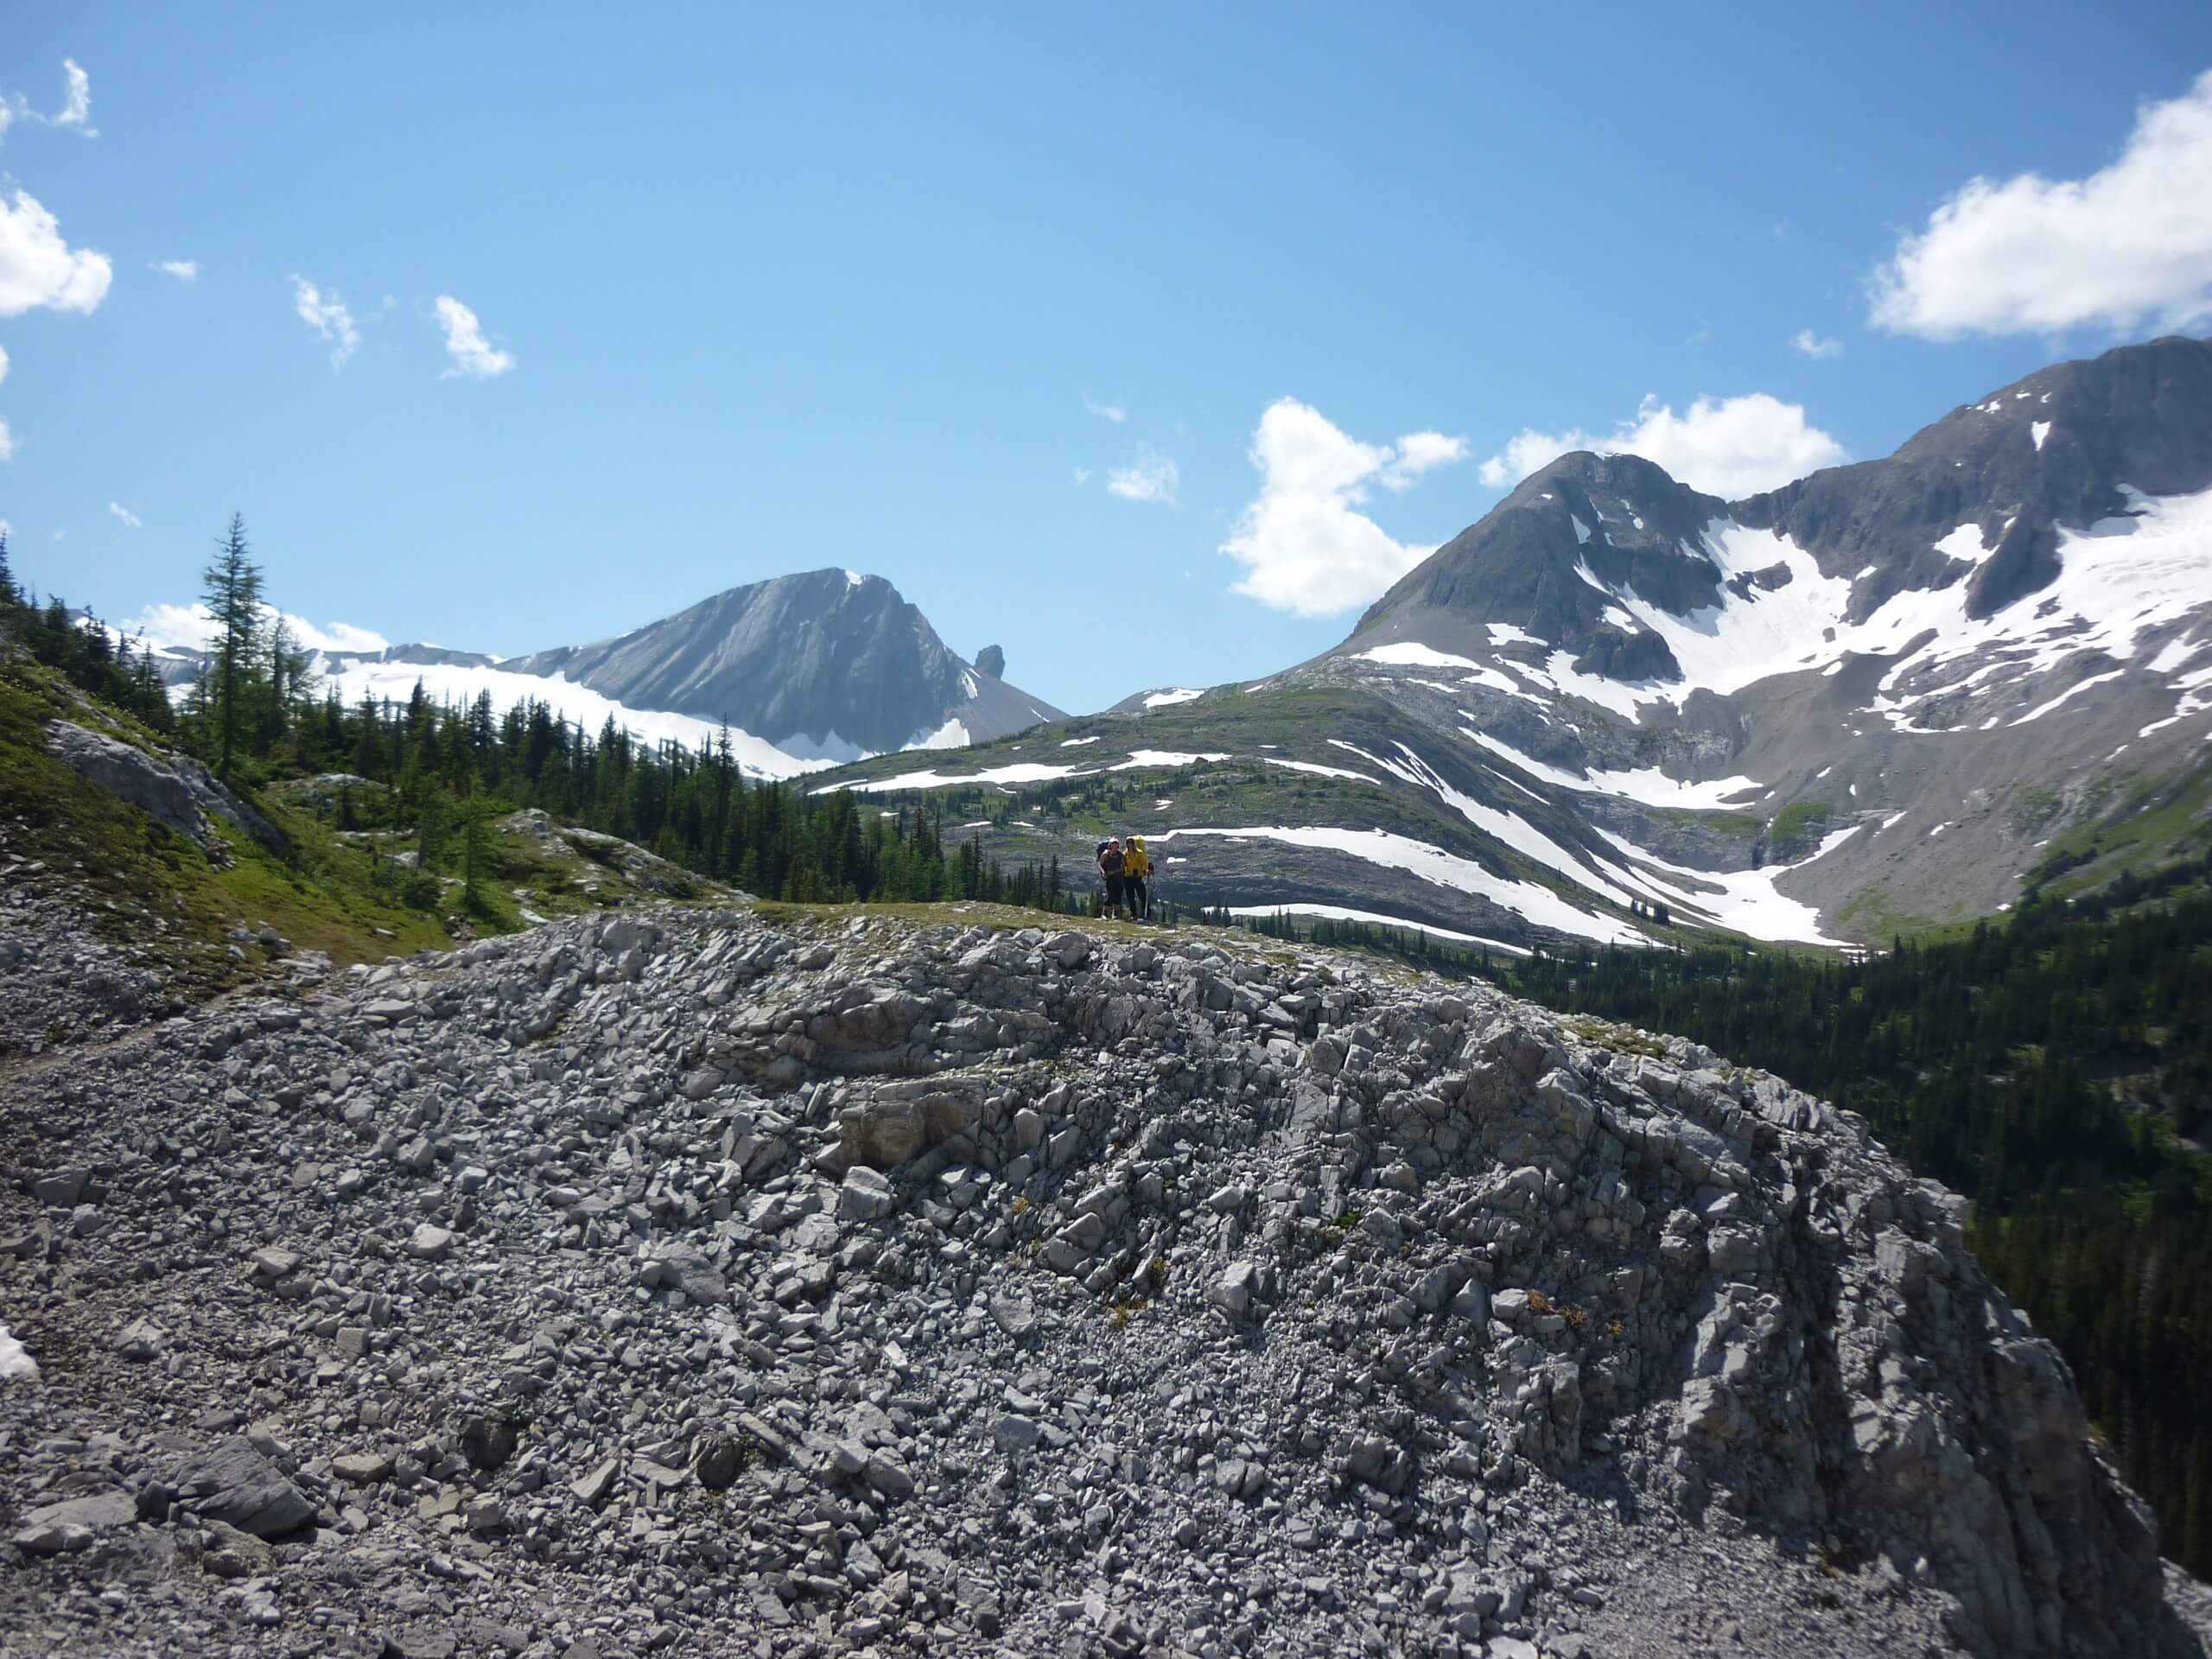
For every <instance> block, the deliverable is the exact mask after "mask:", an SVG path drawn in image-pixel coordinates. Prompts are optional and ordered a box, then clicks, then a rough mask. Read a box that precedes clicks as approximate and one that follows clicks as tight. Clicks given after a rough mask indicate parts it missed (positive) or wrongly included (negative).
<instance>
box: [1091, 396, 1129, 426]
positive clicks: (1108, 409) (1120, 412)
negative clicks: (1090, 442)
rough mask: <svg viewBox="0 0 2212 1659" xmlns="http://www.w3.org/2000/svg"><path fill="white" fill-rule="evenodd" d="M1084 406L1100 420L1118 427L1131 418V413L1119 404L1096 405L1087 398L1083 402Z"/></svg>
mask: <svg viewBox="0 0 2212 1659" xmlns="http://www.w3.org/2000/svg"><path fill="white" fill-rule="evenodd" d="M1083 406H1084V409H1085V410H1089V411H1090V413H1091V414H1093V415H1096V416H1097V417H1098V418H1099V419H1100V420H1102V421H1111V422H1113V423H1114V424H1115V425H1116V426H1119V425H1120V424H1121V423H1122V422H1123V421H1126V420H1128V418H1129V411H1128V410H1126V409H1123V408H1122V406H1121V405H1120V404H1094V403H1092V402H1091V401H1090V398H1088V397H1086V398H1084V400H1083Z"/></svg>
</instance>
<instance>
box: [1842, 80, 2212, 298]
mask: <svg viewBox="0 0 2212 1659" xmlns="http://www.w3.org/2000/svg"><path fill="white" fill-rule="evenodd" d="M2208 201H2212V70H2208V71H2206V72H2205V73H2203V74H2202V75H2200V76H2199V77H2197V80H2196V85H2195V86H2192V87H2191V88H2190V90H2189V91H2188V92H2185V93H2183V95H2182V96H2181V97H2179V98H2177V99H2172V100H2171V101H2169V102H2167V103H2164V104H2151V105H2145V106H2144V107H2143V108H2141V109H2139V110H2138V111H2136V117H2135V130H2134V131H2133V132H2132V133H2131V134H2130V135H2129V136H2128V140H2127V147H2126V149H2125V150H2123V151H2122V152H2121V154H2120V159H2119V160H2117V161H2115V162H2113V163H2112V165H2111V166H2109V167H2106V168H2100V169H2099V170H2098V171H2096V172H2094V173H2092V174H2091V175H2089V176H2088V178H2086V179H2078V180H2071V179H2057V180H2053V179H2046V178H2044V177H2043V176H2041V175H2039V174H2035V173H2023V174H2021V175H2019V176H2018V178H2013V179H2007V180H2005V181H2002V182H1999V181H1994V180H1991V179H1986V178H1974V179H1969V180H1967V182H1966V183H1965V184H1963V185H1961V186H1960V187H1959V188H1958V189H1957V190H1955V191H1954V192H1953V193H1952V194H1950V195H1949V196H1948V197H1946V198H1945V199H1944V200H1943V201H1942V202H1941V203H1940V204H1939V205H1938V206H1937V207H1936V211H1935V212H1934V213H1930V214H1929V216H1928V227H1927V229H1925V230H1923V231H1921V232H1918V233H1917V234H1915V235H1910V236H1907V237H1905V238H1904V239H1903V240H1901V241H1900V242H1899V243H1898V244H1897V252H1896V253H1895V255H1894V256H1892V257H1891V259H1890V261H1889V263H1888V264H1885V265H1884V266H1882V267H1881V269H1880V270H1878V271H1876V272H1875V273H1874V278H1873V284H1872V298H1873V321H1874V323H1875V326H1876V327H1882V328H1887V329H1890V330H1891V331H1892V332H1894V333H1897V334H1917V335H1919V336H1921V337H1922V338H1923V339H1927V340H1955V339H1957V338H1958V337H1959V336H1960V335H1961V334H2056V333H2057V332H2058V331H2060V330H2062V329H2066V328H2070V327H2075V326H2076V325H2079V324H2082V323H2101V324H2102V325H2104V326H2106V327H2109V328H2112V329H2113V330H2115V331H2125V330H2128V329H2133V328H2134V327H2138V326H2139V325H2140V324H2142V323H2144V322H2145V321H2150V322H2152V323H2154V324H2155V325H2156V326H2157V327H2160V328H2187V327H2193V326H2194V325H2196V324H2198V323H2201V322H2202V321H2205V320H2206V319H2207V318H2212V213H2208V212H2206V211H2205V204H2206V203H2207V202H2208Z"/></svg>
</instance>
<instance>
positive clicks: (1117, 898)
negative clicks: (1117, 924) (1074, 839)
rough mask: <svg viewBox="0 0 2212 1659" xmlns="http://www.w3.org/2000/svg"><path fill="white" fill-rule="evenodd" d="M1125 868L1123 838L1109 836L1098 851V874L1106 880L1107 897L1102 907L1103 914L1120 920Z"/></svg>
mask: <svg viewBox="0 0 2212 1659" xmlns="http://www.w3.org/2000/svg"><path fill="white" fill-rule="evenodd" d="M1123 868H1125V866H1124V861H1123V859H1122V840H1121V837H1120V836H1109V837H1108V838H1107V839H1106V840H1105V841H1104V842H1101V843H1100V845H1099V849H1098V874H1101V875H1103V876H1104V877H1105V878H1106V897H1105V899H1104V902H1103V906H1101V913H1102V914H1104V915H1108V916H1112V917H1116V918H1118V917H1119V916H1120V915H1121V913H1122V870H1123Z"/></svg>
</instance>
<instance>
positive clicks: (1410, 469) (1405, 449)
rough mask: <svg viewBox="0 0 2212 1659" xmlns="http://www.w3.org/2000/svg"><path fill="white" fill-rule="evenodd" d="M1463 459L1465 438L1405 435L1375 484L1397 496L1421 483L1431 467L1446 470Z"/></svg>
mask: <svg viewBox="0 0 2212 1659" xmlns="http://www.w3.org/2000/svg"><path fill="white" fill-rule="evenodd" d="M1466 458H1467V441H1466V440H1465V438H1447V437H1446V436H1445V435H1444V434H1443V433H1441V432H1408V433H1407V434H1406V435H1405V436H1404V437H1402V438H1400V439H1399V440H1398V442H1397V447H1396V453H1395V454H1393V455H1392V456H1391V457H1390V459H1389V461H1385V462H1384V463H1383V470H1382V471H1381V472H1379V473H1377V474H1376V475H1375V481H1376V483H1378V484H1380V485H1381V486H1383V488H1384V489H1386V490H1390V491H1393V492H1395V493H1398V494H1401V495H1402V494H1404V493H1405V492H1406V491H1408V490H1410V489H1411V488H1413V486H1414V485H1416V484H1418V483H1419V482H1421V474H1423V473H1425V472H1427V471H1428V470H1429V469H1430V468H1432V467H1448V466H1450V465H1451V464H1452V462H1454V461H1465V459H1466Z"/></svg>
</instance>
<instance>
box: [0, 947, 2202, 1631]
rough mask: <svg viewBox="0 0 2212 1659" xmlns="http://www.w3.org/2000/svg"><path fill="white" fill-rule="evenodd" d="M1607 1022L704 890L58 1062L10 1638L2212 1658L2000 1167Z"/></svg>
mask: <svg viewBox="0 0 2212 1659" xmlns="http://www.w3.org/2000/svg"><path fill="white" fill-rule="evenodd" d="M997 914H1003V912H998V913H997ZM1613 1040H1614V1041H1616V1042H1618V1044H1619V1046H1617V1047H1609V1046H1606V1045H1605V1043H1604V1042H1601V1041H1599V1040H1595V1039H1592V1038H1590V1037H1587V1036H1586V1035H1583V1034H1580V1033H1578V1032H1577V1030H1575V1029H1573V1028H1572V1027H1568V1026H1566V1025H1563V1024H1561V1023H1560V1021H1558V1020H1554V1018H1553V1017H1552V1016H1550V1015H1548V1014H1545V1013H1543V1012H1541V1010H1538V1009H1535V1008H1534V1007H1529V1006H1527V1005H1523V1004H1519V1003H1516V1002H1513V1001H1510V1000H1508V999H1505V998H1503V997H1501V996H1499V995H1496V994H1495V993H1493V992H1491V991H1490V990H1488V989H1486V988H1483V987H1480V986H1455V985H1452V984H1451V983H1448V982H1443V981H1440V980H1437V979H1433V978H1424V977H1420V976H1414V975H1411V974H1408V973H1404V972H1402V971H1399V970H1396V969H1389V968H1385V967H1382V966H1379V965H1377V964H1376V963H1371V962H1369V961H1365V960H1363V959H1360V958H1357V957H1347V956H1339V955H1332V954H1331V953H1328V952H1316V951H1291V950H1282V949H1281V948H1280V947H1276V946H1272V945H1270V946H1269V947H1268V948H1267V949H1266V950H1261V949H1259V948H1256V947H1255V946H1253V945H1250V944H1244V943H1236V942H1232V941H1230V940H1226V939H1224V938H1222V937H1221V936H1219V935H1216V934H1211V933H1201V934H1195V935H1193V934H1180V933H1173V932H1168V933H1162V934H1160V936H1159V937H1158V938H1157V939H1156V940H1151V941H1145V942H1135V943H1133V942H1131V941H1130V940H1128V938H1126V937H1116V938H1104V937H1093V936H1091V935H1090V934H1088V933H1084V932H1081V931H1056V930H1053V931H1048V930H1043V929H1027V930H1020V931H1016V930H1014V929H1010V928H1007V927H1001V926H995V925H986V924H985V923H983V922H982V921H981V920H978V921H976V922H975V923H972V924H969V923H963V922H944V923H927V924H924V923H917V922H913V921H909V920H898V919H891V918H851V919H849V920H847V919H842V918H840V919H836V920H823V919H821V918H800V919H795V920H794V919H788V918H785V919H774V920H772V919H768V918H762V917H760V916H759V915H756V914H754V913H752V912H742V911H713V912H709V911H681V910H671V911H663V912H653V913H649V914H642V913H627V914H622V915H613V916H606V917H600V918H589V919H584V920H579V921H575V922H571V923H565V924H561V925H553V926H549V927H544V928H540V929H537V930H535V931H531V932H530V933H527V934H523V935H518V936H515V937H512V938H502V939H494V940H487V941H484V942H480V943H478V944H472V945H469V946H467V947H466V948H464V949H462V950H458V951H455V952H453V953H451V954H448V955H445V956H440V957H423V958H419V959H414V960H408V961H393V962H389V963H385V964H383V965H381V966H378V967H375V968H365V969H354V970H353V971H351V972H350V973H348V974H346V975H345V976H340V978H339V979H338V980H336V981H335V982H332V983H329V984H327V985H324V986H321V987H319V988H318V987H315V986H313V985H312V984H310V985H308V986H305V987H302V988H298V989H296V990H295V991H294V992H293V993H292V994H289V995H276V994H271V995H258V994H255V995H248V996H245V997H242V998H236V999H232V1001H227V1002H225V1003H222V1004H219V1005H217V1006H215V1007H210V1008H208V1009H207V1010H205V1011H203V1012H202V1013H200V1014H194V1015H192V1016H189V1017H183V1018H175V1019H170V1020H167V1021H165V1022H162V1023H159V1024H149V1025H147V1026H145V1027H143V1028H141V1029H139V1030H137V1031H136V1032H133V1033H130V1034H128V1035H126V1036H124V1037H123V1038H121V1039H117V1040H114V1041H111V1042H110V1043H107V1044H106V1045H105V1046H86V1047H82V1048H79V1049H77V1050H75V1051H73V1052H70V1053H68V1054H67V1055H66V1056H61V1057H55V1056H47V1057H41V1058H32V1059H29V1060H22V1061H18V1062H16V1064H15V1065H13V1066H12V1067H10V1069H9V1070H7V1071H5V1072H4V1073H0V1162H4V1168H0V1179H4V1186H5V1189H6V1190H5V1192H4V1194H3V1195H0V1319H4V1321H5V1327H6V1329H8V1330H11V1331H12V1332H13V1333H14V1336H15V1337H16V1338H19V1339H20V1340H21V1342H22V1345H23V1347H24V1349H25V1350H27V1351H28V1356H29V1358H30V1359H32V1360H35V1362H36V1366H37V1371H36V1373H35V1374H34V1373H33V1372H32V1371H31V1370H29V1368H28V1367H22V1366H16V1367H0V1371H6V1372H8V1373H9V1375H6V1376H0V1536H4V1537H6V1538H7V1539H8V1540H9V1544H8V1545H7V1546H6V1547H0V1633H4V1634H0V1646H4V1648H5V1649H6V1650H7V1651H8V1652H9V1653H10V1654H14V1653H19V1652H20V1653H26V1654H43V1653H54V1654H62V1653H67V1654H84V1653H124V1654H140V1653H143V1654H156V1653H161V1654H169V1653H228V1652H249V1653H262V1652H266V1653H272V1654H301V1655H305V1654H323V1653H338V1654H359V1655H382V1654H404V1655H440V1654H455V1653H467V1654H527V1655H530V1656H532V1659H560V1656H569V1659H584V1656H589V1655H593V1654H597V1655H600V1656H603V1659H613V1656H617V1655H628V1654H644V1653H662V1652H675V1653H697V1654H728V1653H741V1654H744V1653H759V1654H763V1655H770V1654H773V1655H783V1654H798V1655H811V1654H829V1653H874V1654H878V1655H892V1654H906V1653H917V1652H945V1653H956V1654H970V1653H974V1654H1025V1655H1027V1654H1037V1653H1067V1654H1103V1655H1111V1656H1117V1659H1120V1656H1132V1655H1137V1654H1149V1655H1193V1656H1202V1659H1211V1656H1225V1655H1230V1654H1245V1653H1253V1654H1256V1653H1298V1654H1306V1653H1317V1654H1319V1653H1325V1654H1344V1653H1378V1654H1380V1653H1409V1654H1419V1655H1435V1656H1470V1655H1479V1656H1484V1659H1501V1656H1508V1655H1515V1656H1518V1655H1536V1656H1575V1655H1585V1656H1595V1655H1605V1656H1618V1655H1628V1656H1641V1655H1661V1654H1677V1653H1705V1652H1710V1651H1720V1652H1730V1651H1741V1652H1745V1653H1764V1654H1784V1655H1796V1654H1803V1655H1812V1654H1821V1655H1847V1656H1851V1655H1860V1654H1867V1655H1872V1654H1883V1655H1891V1654H1900V1653H1902V1654H1921V1653H1927V1652H1951V1651H1961V1650H1963V1651H1969V1652H1974V1653H1977V1654H1990V1655H1995V1654H2018V1653H2042V1654H2060V1653H2066V1654H2088V1655H2101V1654H2111V1655H2120V1654H2128V1655H2135V1654H2160V1655H2164V1654H2171V1655H2182V1654H2197V1653H2201V1652H2202V1638H2201V1634H2200V1633H2201V1632H2202V1630H2204V1628H2205V1613H2204V1611H2203V1610H2204V1605H2205V1598H2204V1596H2203V1593H2202V1590H2201V1588H2200V1587H2198V1586H2195V1585H2194V1584H2193V1582H2192V1581H2191V1580H2188V1579H2187V1578H2186V1577H2185V1576H2183V1575H2182V1574H2180V1573H2177V1572H2175V1571H2174V1570H2172V1569H2171V1568H2169V1567H2164V1565H2163V1564H2162V1563H2161V1562H2160V1560H2158V1554H2157V1552H2156V1548H2155V1541H2154V1536H2153V1534H2152V1529H2151V1525H2150V1522H2149V1518H2148V1516H2147V1514H2146V1513H2145V1510H2144V1509H2143V1506H2142V1505H2141V1504H2140V1503H2139V1501H2138V1500H2136V1499H2135V1498H2134V1497H2133V1495H2132V1494H2130V1493H2129V1492H2128V1491H2126V1489H2125V1488H2124V1487H2123V1486H2122V1485H2121V1484H2120V1482H2119V1480H2118V1478H2117V1477H2116V1475H2115V1474H2114V1473H2113V1470H2112V1468H2111V1466H2110V1465H2109V1464H2108V1463H2107V1461H2106V1460H2105V1459H2104V1458H2103V1457H2102V1455H2101V1452H2099V1450H2098V1448H2097V1446H2096V1445H2095V1442H2094V1440H2093V1439H2092V1438H2091V1436H2090V1434H2089V1433H2088V1427H2087V1424H2086V1422H2085V1421H2084V1419H2083V1416H2082V1407H2081V1404H2080V1402H2079V1399H2078V1397H2077V1396H2076V1395H2075V1390H2074V1388H2073V1384H2072V1381H2071V1379H2070V1377H2069V1376H2068V1374H2067V1371H2066V1370H2065V1367H2064V1366H2063V1363H2061V1362H2060V1361H2059V1360H2058V1358H2057V1357H2056V1354H2055V1353H2054V1352H2053V1351H2052V1350H2051V1349H2050V1347H2049V1346H2048V1345H2047V1344H2044V1343H2043V1342H2042V1341H2041V1340H2039V1339H2038V1338H2036V1337H2035V1336H2034V1334H2033V1333H2032V1332H2031V1330H2030V1329H2029V1327H2028V1325H2027V1322H2026V1321H2025V1319H2023V1318H2022V1317H2021V1316H2020V1315H2019V1314H2018V1313H2017V1312H2015V1311H2014V1310H2013V1309H2012V1307H2011V1306H2009V1305H2008V1304H2007V1303H2006V1302H2005V1300H2004V1299H2003V1298H2002V1297H2001V1296H1999V1294H1997V1293H1996V1292H1995V1291H1994V1290H1993V1289H1992V1287H1990V1286H1989V1284H1988V1283H1987V1281H1986V1280H1985V1279H1984V1278H1983V1277H1982V1275H1981V1274H1980V1270H1979V1269H1978V1268H1976V1267H1975V1266H1974V1262H1972V1260H1971V1258H1970V1257H1968V1256H1967V1254H1966V1252H1965V1250H1964V1248H1963V1243H1962V1230H1961V1224H1962V1221H1963V1209H1962V1206H1961V1204H1960V1203H1959V1201H1958V1200H1956V1199H1955V1198H1953V1197H1952V1196H1951V1195H1949V1194H1948V1193H1946V1192H1943V1191H1942V1190H1941V1189H1940V1188H1937V1187H1936V1186H1934V1185H1930V1184H1927V1183H1923V1182H1918V1181H1916V1180H1914V1179H1912V1178H1911V1177H1910V1175H1909V1174H1908V1173H1906V1172H1905V1171H1904V1170H1903V1169H1902V1168H1901V1167H1899V1166H1897V1164H1896V1163H1895V1162H1894V1161H1893V1160H1891V1159H1890V1158H1889V1157H1888V1156H1887V1154H1885V1153H1884V1152H1883V1151H1882V1150H1881V1149H1880V1148H1879V1147H1878V1146H1876V1145H1875V1144H1874V1143H1873V1142H1872V1141H1871V1140H1870V1139H1869V1138H1868V1136H1867V1134H1866V1128H1865V1126H1864V1125H1863V1124H1861V1123H1859V1122H1858V1121H1856V1120H1855V1119H1853V1118H1852V1117H1850V1116H1847V1115H1844V1114H1839V1113H1836V1112H1834V1110H1832V1109H1829V1108H1828V1107H1827V1106H1825V1105H1823V1104H1822V1103H1820V1102H1817V1101H1815V1100H1812V1099H1809V1098H1808V1097H1807V1096H1802V1095H1801V1094H1798V1093H1796V1092H1795V1091H1793V1090H1789V1089H1788V1088H1786V1087H1785V1086H1783V1085H1782V1084H1779V1083H1777V1081H1776V1080H1775V1079H1773V1078H1771V1077H1766V1076H1764V1074H1759V1073H1755V1072H1746V1071H1739V1070H1737V1069H1735V1068H1733V1067H1731V1066H1728V1065H1726V1064H1725V1063H1723V1062H1721V1061H1719V1060H1718V1059H1717V1058H1715V1057H1714V1056H1713V1055H1712V1054H1710V1053H1709V1052H1706V1051H1704V1050H1702V1049H1699V1048H1696V1047H1694V1046H1689V1045H1687V1044H1684V1043H1682V1042H1681V1041H1679V1040H1674V1039H1668V1040H1664V1041H1662V1040H1659V1039H1636V1040H1635V1041H1633V1042H1629V1041H1627V1040H1626V1039H1619V1038H1616V1039H1613ZM1630 1051H1633V1052H1630Z"/></svg>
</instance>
